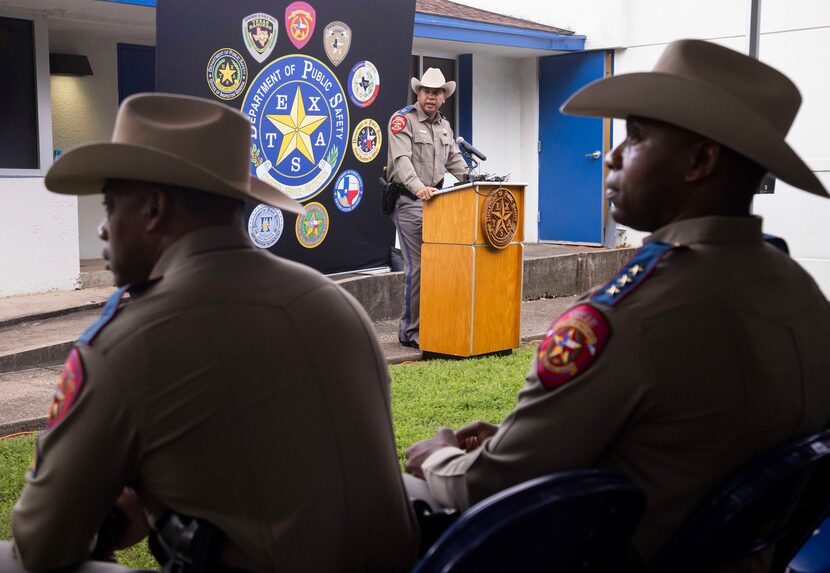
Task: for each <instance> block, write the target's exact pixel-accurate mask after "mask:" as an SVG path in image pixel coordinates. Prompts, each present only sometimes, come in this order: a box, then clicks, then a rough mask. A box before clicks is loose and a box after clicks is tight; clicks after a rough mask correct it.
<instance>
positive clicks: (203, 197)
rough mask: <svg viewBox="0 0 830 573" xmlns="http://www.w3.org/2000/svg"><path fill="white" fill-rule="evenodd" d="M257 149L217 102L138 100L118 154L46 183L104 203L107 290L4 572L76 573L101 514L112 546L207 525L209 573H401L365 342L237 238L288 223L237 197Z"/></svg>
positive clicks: (396, 513) (387, 420)
mask: <svg viewBox="0 0 830 573" xmlns="http://www.w3.org/2000/svg"><path fill="white" fill-rule="evenodd" d="M250 130H251V126H250V122H249V121H248V119H247V118H245V117H244V116H243V115H242V114H240V113H239V112H238V111H235V110H233V109H231V108H230V107H227V106H225V105H222V104H219V103H214V102H211V101H208V100H204V99H200V98H194V97H187V96H178V95H168V94H141V95H136V96H133V97H130V98H128V99H127V100H125V101H124V103H123V105H122V106H121V108H120V110H119V112H118V117H117V119H116V125H115V131H114V134H113V137H112V141H111V142H107V143H100V144H93V145H87V146H83V147H79V148H77V149H75V150H73V151H70V152H69V153H67V154H65V155H64V156H63V158H61V159H60V160H58V161H57V162H56V163H55V165H54V166H53V167H52V168H51V169H50V170H49V172H48V173H47V176H46V186H47V187H48V188H49V189H50V190H52V191H54V192H57V193H66V194H74V195H83V194H92V193H100V192H102V191H103V194H104V203H105V205H106V209H107V215H106V218H105V220H104V222H103V223H102V226H101V228H100V235H101V238H102V239H103V240H104V241H105V242H106V243H107V246H106V248H105V251H104V256H105V258H106V259H107V260H108V261H109V266H110V268H111V269H112V271H113V273H114V275H115V280H116V283H117V285H119V286H120V287H121V288H120V289H119V290H118V292H117V293H116V294H115V296H114V297H113V298H112V299H111V300H110V301H109V303H108V304H107V305H106V307H105V310H104V313H103V316H102V317H101V319H100V320H99V321H98V322H97V323H96V324H94V325H93V326H92V327H90V328H89V329H88V330H87V331H86V332H85V333H84V334H83V335H82V336H81V338H80V339H79V340H78V342H77V344H76V345H75V347H74V348H73V349H72V350H71V352H70V353H69V357H68V359H67V361H66V364H65V366H64V370H63V373H62V376H61V381H60V385H59V387H58V390H57V391H56V393H55V397H54V402H53V405H52V408H51V410H50V411H49V418H48V424H47V429H46V431H45V432H43V433H41V434H40V436H39V437H38V441H37V449H36V459H35V462H34V464H33V466H32V469H31V471H30V472H29V473H28V474H27V482H28V483H27V484H26V486H25V488H24V490H23V493H22V495H21V497H20V500H19V501H18V502H17V505H16V506H15V508H14V511H13V517H12V530H13V536H14V539H13V548H12V545H11V544H10V543H8V542H3V543H2V544H0V571H3V572H4V573H10V572H14V571H23V570H24V569H25V570H30V571H45V570H53V569H58V568H63V567H67V566H73V565H77V564H81V563H83V562H84V561H86V560H88V559H89V558H90V552H91V551H92V548H93V546H94V545H95V541H96V532H98V531H99V528H100V527H101V524H102V523H103V522H104V521H105V516H107V515H108V513H109V512H110V511H111V509H112V508H113V505H116V506H117V507H118V508H120V509H121V510H122V511H123V513H124V514H125V515H126V527H125V528H123V530H122V531H121V534H120V536H119V535H115V536H112V531H109V532H108V533H109V534H110V536H111V537H112V538H113V539H112V540H113V544H112V545H114V546H115V547H124V546H127V545H130V544H133V543H136V542H137V541H138V540H140V539H142V538H143V537H144V536H145V535H146V534H147V532H148V529H147V526H148V523H147V519H145V516H146V517H147V518H149V524H151V526H152V525H155V524H156V523H157V521H156V520H157V519H159V518H161V517H162V516H163V515H164V514H165V513H167V512H175V513H176V514H178V515H180V516H187V517H191V518H199V519H201V520H203V521H205V522H207V523H210V524H212V525H213V526H214V527H216V528H218V530H219V531H221V532H222V534H224V537H225V540H224V544H223V546H222V547H221V556H220V557H219V561H220V565H221V566H222V567H223V568H222V569H221V570H222V571H249V572H272V571H406V570H408V568H409V567H410V566H411V565H412V563H413V562H414V560H415V557H416V552H417V545H418V533H417V529H416V528H417V524H416V523H415V520H414V516H413V514H412V512H411V509H410V506H409V503H408V500H407V497H406V493H405V490H404V487H403V484H402V480H401V476H400V470H399V466H398V461H397V456H396V454H395V442H394V435H393V430H392V422H391V413H390V405H389V378H388V373H387V369H386V363H385V360H384V358H383V355H382V353H381V351H380V348H379V346H378V343H377V341H376V338H375V334H374V330H373V328H372V325H371V323H370V321H369V319H368V317H367V315H366V313H365V312H364V310H363V308H362V307H361V306H360V305H359V304H358V303H357V302H356V301H355V300H354V299H353V298H352V297H351V296H350V295H348V294H347V293H346V292H345V291H343V290H342V289H341V288H339V287H338V286H337V285H335V284H334V283H333V282H332V281H330V280H329V279H327V278H326V277H324V276H322V275H321V274H319V273H318V272H316V271H314V270H312V269H310V268H308V267H305V266H303V265H300V264H297V263H294V262H290V261H287V260H282V259H280V258H277V257H275V256H273V255H271V254H270V253H268V252H265V251H261V250H258V249H255V248H254V247H253V246H252V245H251V244H250V242H249V240H248V238H247V237H246V236H245V235H244V233H243V229H244V225H243V222H242V215H243V209H244V204H245V201H246V200H249V201H250V200H253V201H257V202H262V203H267V204H269V205H272V206H274V207H277V208H279V209H283V210H286V211H293V212H301V211H302V207H301V206H300V205H299V204H298V203H296V202H294V201H293V200H291V199H289V198H288V197H286V196H284V195H282V194H281V193H280V192H278V191H277V190H275V189H273V188H272V187H270V186H268V185H267V184H265V183H263V182H262V181H260V180H258V179H256V178H253V177H251V175H250V156H249V149H250V133H251V131H250ZM127 293H129V301H127V300H124V298H125V296H126V294H127ZM335 373H336V374H335ZM373 539H374V540H377V539H383V543H372V542H371V541H370V540H373ZM99 549H100V547H99ZM108 549H111V548H106V549H105V550H104V553H106V552H107V550H108ZM13 554H14V555H13ZM73 570H77V571H84V572H92V571H95V572H98V571H101V572H104V571H121V570H122V569H121V568H120V567H119V566H117V565H103V564H101V563H92V562H89V563H87V564H85V565H81V566H79V567H78V568H77V569H73ZM61 571H63V569H61Z"/></svg>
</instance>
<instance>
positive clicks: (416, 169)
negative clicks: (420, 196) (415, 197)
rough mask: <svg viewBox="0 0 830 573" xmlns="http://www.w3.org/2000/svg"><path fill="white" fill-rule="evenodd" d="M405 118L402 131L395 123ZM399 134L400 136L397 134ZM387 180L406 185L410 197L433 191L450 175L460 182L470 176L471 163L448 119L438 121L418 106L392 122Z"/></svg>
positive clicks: (409, 109) (403, 112)
mask: <svg viewBox="0 0 830 573" xmlns="http://www.w3.org/2000/svg"><path fill="white" fill-rule="evenodd" d="M398 116H403V117H404V118H405V120H406V121H405V125H404V126H403V128H402V129H401V130H400V131H398V129H397V128H396V127H395V124H394V123H393V122H395V121H399V122H400V120H396V119H395V118H396V117H398ZM396 131H397V133H396ZM387 133H388V134H389V153H388V160H387V168H386V171H387V173H386V174H387V179H388V180H389V181H395V182H397V183H402V184H403V185H405V186H406V188H407V189H408V190H409V192H410V193H413V194H414V193H415V192H417V191H419V190H420V189H421V188H423V187H431V186H433V185H435V184H436V183H438V182H440V181H441V180H442V179H443V178H444V173H445V172H446V171H449V172H450V173H452V174H453V175H454V176H455V177H456V178H457V179H458V180H461V179H462V178H463V177H464V174H465V173H467V163H466V162H465V161H464V158H463V157H462V156H461V152H460V151H459V150H458V145H457V144H456V143H455V139H454V138H453V134H452V128H451V127H450V122H448V121H447V120H446V119H445V118H444V116H442V115H441V114H440V113H437V114H435V118H434V119H430V118H429V116H428V115H427V114H426V113H424V111H423V110H422V109H421V106H420V105H418V104H417V103H416V104H415V105H412V106H406V107H405V108H403V109H402V110H399V111H398V112H397V113H396V114H395V115H393V116H392V118H391V119H390V120H389V129H388V131H387Z"/></svg>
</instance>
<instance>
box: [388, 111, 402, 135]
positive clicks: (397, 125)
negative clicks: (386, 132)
mask: <svg viewBox="0 0 830 573" xmlns="http://www.w3.org/2000/svg"><path fill="white" fill-rule="evenodd" d="M405 127H406V116H403V115H396V116H394V117H393V118H392V121H390V122H389V129H390V130H391V131H392V133H400V132H401V131H403V128H405Z"/></svg>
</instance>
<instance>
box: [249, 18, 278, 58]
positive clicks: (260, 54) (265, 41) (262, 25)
mask: <svg viewBox="0 0 830 573" xmlns="http://www.w3.org/2000/svg"><path fill="white" fill-rule="evenodd" d="M279 30H280V29H279V24H278V23H277V19H276V18H274V17H273V16H270V15H268V14H263V13H261V12H259V13H256V14H251V15H250V16H245V17H244V18H243V19H242V37H243V39H244V40H245V47H246V48H248V53H250V54H251V56H252V57H253V58H254V59H255V60H256V61H257V62H259V63H260V64H261V63H262V62H264V61H265V60H266V59H267V58H268V56H270V55H271V52H272V51H273V50H274V46H275V45H276V44H277V34H278V32H279Z"/></svg>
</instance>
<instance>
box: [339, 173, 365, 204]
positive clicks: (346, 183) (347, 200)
mask: <svg viewBox="0 0 830 573" xmlns="http://www.w3.org/2000/svg"><path fill="white" fill-rule="evenodd" d="M362 198H363V177H361V176H360V173H358V172H357V171H355V170H354V169H346V170H345V171H344V172H343V173H341V174H340V175H338V176H337V180H336V181H335V182H334V206H335V207H337V208H338V209H340V210H341V211H343V212H344V213H348V212H349V211H352V210H354V208H355V207H357V204H358V203H360V200H361V199H362Z"/></svg>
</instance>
